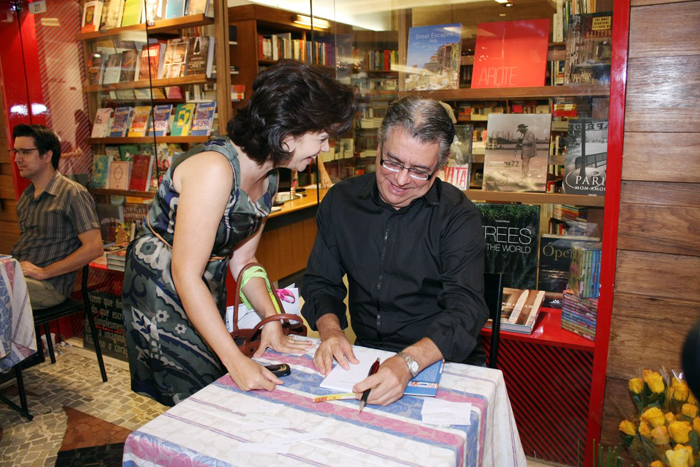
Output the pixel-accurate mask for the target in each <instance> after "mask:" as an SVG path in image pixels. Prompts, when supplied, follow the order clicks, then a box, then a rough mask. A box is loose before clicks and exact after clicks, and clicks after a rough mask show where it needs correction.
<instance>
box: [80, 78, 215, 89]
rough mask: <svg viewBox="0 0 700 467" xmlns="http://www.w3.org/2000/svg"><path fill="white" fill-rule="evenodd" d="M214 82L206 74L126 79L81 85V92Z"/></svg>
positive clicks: (213, 79)
mask: <svg viewBox="0 0 700 467" xmlns="http://www.w3.org/2000/svg"><path fill="white" fill-rule="evenodd" d="M204 83H216V79H215V78H207V75H189V76H180V77H178V78H164V79H153V80H147V79H140V80H136V81H126V82H123V83H114V84H102V85H99V84H97V85H89V86H83V92H102V91H115V90H117V89H148V88H151V87H153V88H159V87H165V86H183V85H188V84H204Z"/></svg>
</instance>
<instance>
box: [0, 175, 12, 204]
mask: <svg viewBox="0 0 700 467" xmlns="http://www.w3.org/2000/svg"><path fill="white" fill-rule="evenodd" d="M0 198H3V199H15V190H14V188H13V187H12V175H0Z"/></svg>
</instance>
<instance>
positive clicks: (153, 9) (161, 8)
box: [141, 0, 166, 24]
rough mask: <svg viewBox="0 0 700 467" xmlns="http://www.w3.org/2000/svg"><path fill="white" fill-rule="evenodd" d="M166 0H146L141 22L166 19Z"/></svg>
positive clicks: (149, 22)
mask: <svg viewBox="0 0 700 467" xmlns="http://www.w3.org/2000/svg"><path fill="white" fill-rule="evenodd" d="M165 10H166V0H145V2H144V9H143V14H142V15H141V22H142V23H148V24H153V23H155V22H156V21H160V20H162V19H165Z"/></svg>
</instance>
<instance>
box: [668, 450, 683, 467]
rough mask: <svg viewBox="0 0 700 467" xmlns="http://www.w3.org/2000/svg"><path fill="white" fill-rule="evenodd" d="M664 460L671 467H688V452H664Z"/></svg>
mask: <svg viewBox="0 0 700 467" xmlns="http://www.w3.org/2000/svg"><path fill="white" fill-rule="evenodd" d="M666 458H667V459H668V462H669V465H670V466H671V467H688V459H689V456H688V451H686V450H685V449H680V450H678V451H671V450H670V449H669V450H668V451H666Z"/></svg>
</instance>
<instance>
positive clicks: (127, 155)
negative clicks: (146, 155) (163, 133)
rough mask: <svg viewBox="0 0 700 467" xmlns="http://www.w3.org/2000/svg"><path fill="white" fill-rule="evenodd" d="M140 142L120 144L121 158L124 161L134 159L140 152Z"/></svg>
mask: <svg viewBox="0 0 700 467" xmlns="http://www.w3.org/2000/svg"><path fill="white" fill-rule="evenodd" d="M140 153H141V151H140V150H139V145H138V144H120V145H119V160H122V161H129V162H133V161H134V156H136V155H137V154H140Z"/></svg>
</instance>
